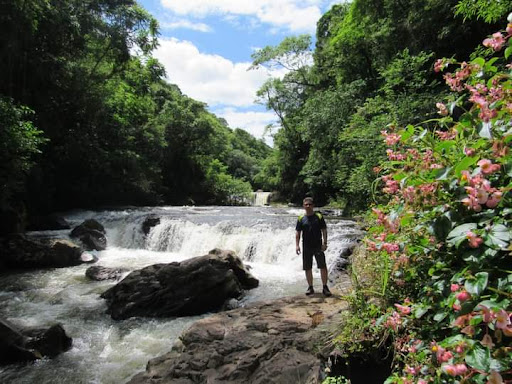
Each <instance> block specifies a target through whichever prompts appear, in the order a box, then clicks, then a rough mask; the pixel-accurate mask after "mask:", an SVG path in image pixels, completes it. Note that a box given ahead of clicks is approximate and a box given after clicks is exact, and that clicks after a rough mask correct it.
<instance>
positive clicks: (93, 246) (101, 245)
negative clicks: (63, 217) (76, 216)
mask: <svg viewBox="0 0 512 384" xmlns="http://www.w3.org/2000/svg"><path fill="white" fill-rule="evenodd" d="M105 233H106V232H105V228H104V227H103V225H101V224H100V223H98V222H97V221H96V220H94V219H88V220H85V221H84V222H83V223H82V224H80V225H79V226H77V227H75V228H74V229H73V230H72V231H71V234H70V236H71V237H73V238H77V239H78V240H80V241H81V242H82V244H83V245H84V248H85V249H86V250H88V251H92V250H96V251H103V250H105V249H107V238H106V237H105Z"/></svg>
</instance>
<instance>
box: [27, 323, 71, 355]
mask: <svg viewBox="0 0 512 384" xmlns="http://www.w3.org/2000/svg"><path fill="white" fill-rule="evenodd" d="M25 334H27V335H28V336H29V337H30V339H29V340H28V342H27V344H26V345H27V347H28V348H30V349H33V350H35V351H38V352H39V353H40V354H41V355H42V356H48V357H55V356H57V355H58V354H60V353H62V352H65V351H68V350H69V349H71V345H72V343H73V339H71V337H69V336H68V335H66V331H65V330H64V328H62V325H60V324H55V325H53V326H51V327H50V328H48V329H35V330H30V331H25Z"/></svg>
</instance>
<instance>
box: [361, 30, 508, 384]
mask: <svg viewBox="0 0 512 384" xmlns="http://www.w3.org/2000/svg"><path fill="white" fill-rule="evenodd" d="M511 36H512V23H511V24H509V25H507V28H506V31H505V32H503V31H501V32H497V33H495V34H493V35H492V36H491V37H489V38H488V39H485V40H484V42H483V45H484V46H485V47H488V48H491V49H492V50H493V51H494V52H499V51H501V50H503V49H504V47H505V46H506V45H507V44H508V45H509V47H508V48H507V50H506V52H505V60H507V59H508V57H509V56H511V55H512V43H511V41H512V40H511V39H510V37H511ZM487 52H490V50H488V51H487ZM454 64H455V61H454V60H453V59H440V60H438V61H436V63H435V64H434V70H435V71H436V72H441V71H443V70H445V69H446V68H447V67H448V66H451V65H454ZM505 64H506V62H505V63H503V62H502V61H500V60H497V58H490V59H487V58H483V57H478V58H476V59H474V60H472V61H471V62H462V63H460V65H459V68H458V69H457V70H454V71H453V72H451V73H446V74H445V75H444V78H445V80H446V83H447V84H448V85H449V87H450V88H451V89H452V91H455V92H457V93H459V95H453V97H451V99H450V100H449V104H448V103H447V102H438V103H437V104H436V107H437V110H438V114H439V115H440V118H439V119H434V123H432V120H431V121H429V122H425V123H424V124H422V125H420V126H416V127H413V126H407V127H406V128H404V129H395V128H394V129H393V130H392V131H391V132H389V131H387V130H384V131H382V132H381V133H382V136H383V137H384V141H385V143H386V145H387V146H388V147H391V148H388V149H387V158H388V161H387V162H384V163H383V164H381V165H380V166H379V167H378V173H379V174H381V175H384V176H381V180H382V183H383V189H382V191H383V192H384V194H385V195H387V196H389V195H391V196H389V200H388V202H387V204H386V205H385V206H383V207H375V208H373V210H372V211H373V214H374V215H375V226H373V227H371V228H370V229H369V235H368V236H367V239H366V240H365V243H366V249H367V251H368V252H374V253H373V254H372V255H376V257H378V258H380V260H382V262H380V263H376V268H379V271H380V272H381V274H382V277H381V280H380V281H381V284H382V288H381V291H382V294H381V298H382V299H383V300H385V301H386V304H387V309H383V310H382V312H381V314H382V313H384V314H383V315H382V316H380V318H379V319H378V320H376V322H375V323H374V324H375V325H376V326H380V327H382V328H383V329H384V330H385V331H383V332H386V334H390V335H392V337H393V338H394V347H395V363H396V364H397V365H398V366H400V369H399V370H397V371H395V372H394V373H393V375H392V376H391V377H390V378H389V379H388V381H387V383H399V384H405V383H411V384H413V383H414V384H419V383H422V384H426V383H442V382H447V383H452V382H460V383H463V382H467V383H469V382H475V383H485V384H495V383H496V384H497V383H512V369H511V367H512V355H511V353H510V352H511V351H512V306H511V303H512V272H511V270H510V251H511V250H512V245H511V240H512V230H511V228H510V223H511V215H512V213H511V211H510V208H509V207H510V193H509V191H510V188H511V185H512V166H511V164H512V159H510V146H511V143H512V75H511V73H510V70H512V63H510V64H507V65H505ZM505 68H506V69H505ZM447 105H450V108H448V107H447ZM468 106H469V108H468ZM455 107H457V108H458V110H459V111H460V110H462V111H464V112H463V113H462V115H460V114H459V115H458V116H457V118H456V119H455V118H454V117H453V116H452V115H451V114H452V111H453V110H454V109H455ZM390 218H392V219H390ZM377 260H379V259H377ZM404 297H407V299H404ZM409 298H410V299H409ZM376 317H378V316H376ZM421 340H424V341H421Z"/></svg>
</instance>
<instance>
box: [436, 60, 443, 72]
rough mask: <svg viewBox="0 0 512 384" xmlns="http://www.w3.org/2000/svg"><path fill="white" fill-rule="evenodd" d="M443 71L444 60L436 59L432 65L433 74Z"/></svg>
mask: <svg viewBox="0 0 512 384" xmlns="http://www.w3.org/2000/svg"><path fill="white" fill-rule="evenodd" d="M443 69H444V60H443V59H437V60H436V62H435V63H434V71H435V72H441V71H442V70H443Z"/></svg>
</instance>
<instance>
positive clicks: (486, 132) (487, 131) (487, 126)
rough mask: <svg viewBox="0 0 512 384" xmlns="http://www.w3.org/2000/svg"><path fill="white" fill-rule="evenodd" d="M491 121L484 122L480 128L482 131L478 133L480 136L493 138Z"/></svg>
mask: <svg viewBox="0 0 512 384" xmlns="http://www.w3.org/2000/svg"><path fill="white" fill-rule="evenodd" d="M491 126H492V125H491V122H490V121H489V122H487V123H485V122H482V127H481V128H480V131H479V132H478V134H479V135H480V137H484V138H486V139H492V133H491Z"/></svg>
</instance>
